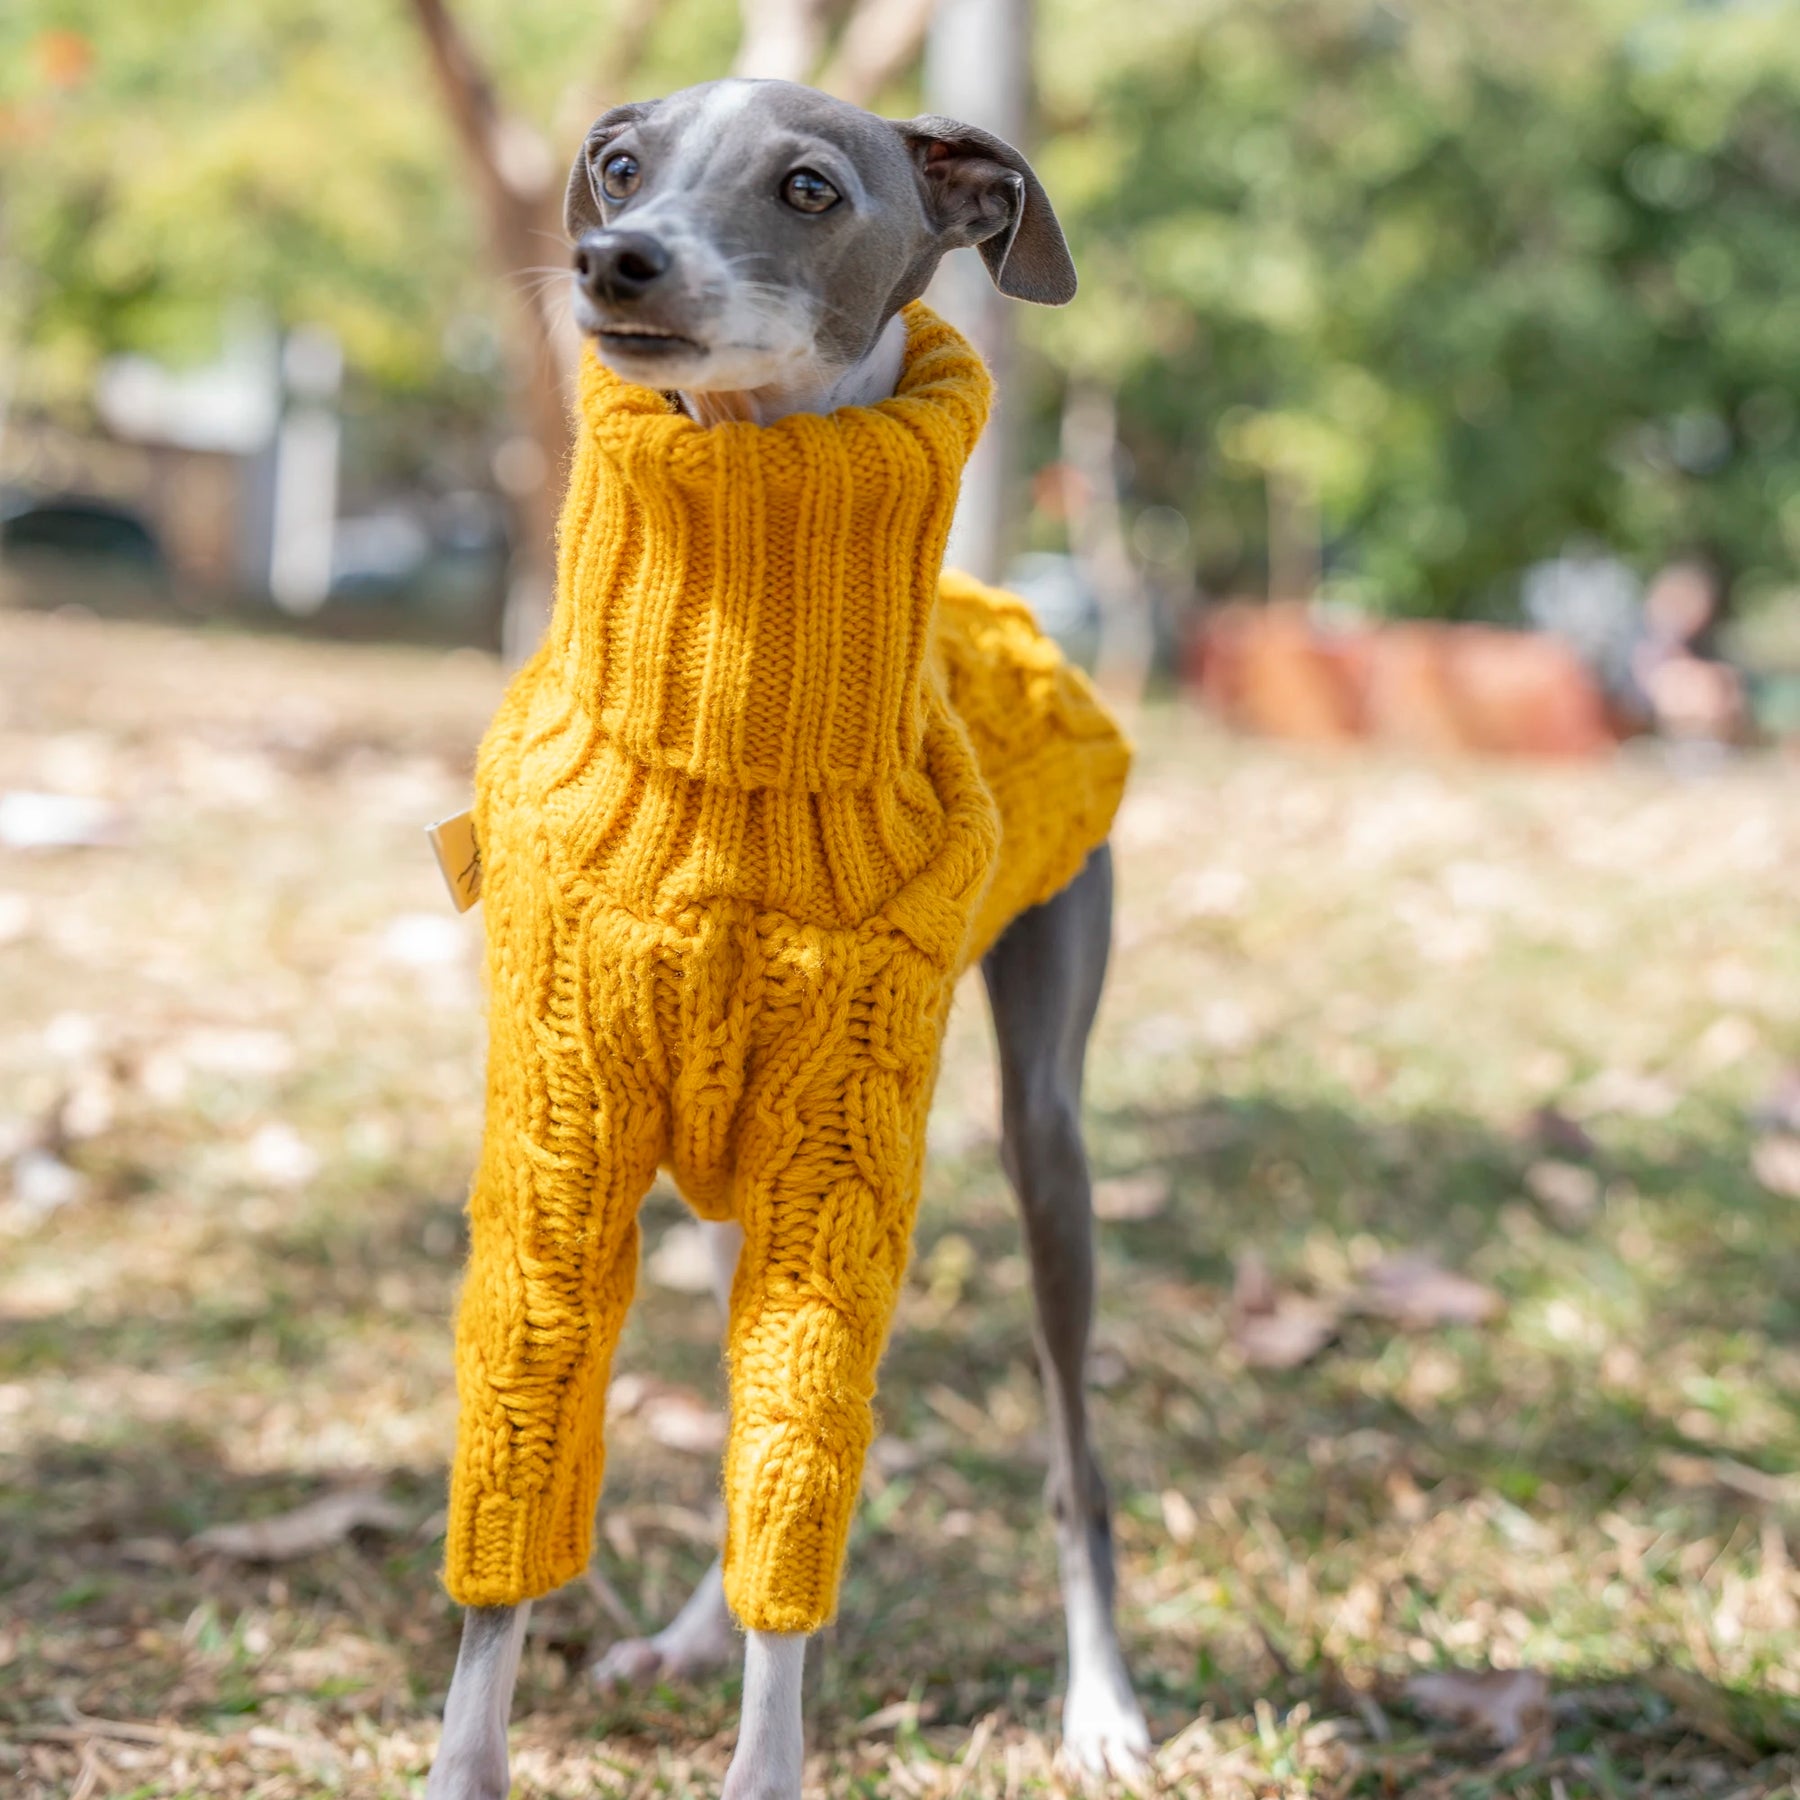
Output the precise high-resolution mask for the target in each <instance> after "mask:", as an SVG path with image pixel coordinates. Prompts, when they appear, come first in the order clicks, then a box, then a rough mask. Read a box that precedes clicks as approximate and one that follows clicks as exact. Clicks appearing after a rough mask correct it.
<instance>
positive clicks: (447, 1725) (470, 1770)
mask: <svg viewBox="0 0 1800 1800" xmlns="http://www.w3.org/2000/svg"><path fill="white" fill-rule="evenodd" d="M530 1616H531V1603H530V1602H529V1601H527V1602H526V1603H525V1604H524V1605H523V1606H471V1607H470V1608H469V1609H468V1611H467V1612H465V1613H464V1614H463V1634H462V1646H461V1648H460V1649H459V1650H458V1651H457V1653H456V1673H455V1674H454V1675H452V1676H451V1678H450V1694H449V1697H448V1698H447V1699H446V1700H445V1702H444V1734H443V1736H442V1737H441V1738H440V1739H439V1740H438V1753H437V1757H436V1759H435V1760H434V1761H433V1762H432V1765H431V1774H430V1776H429V1778H428V1779H427V1780H426V1783H425V1800H506V1794H507V1789H508V1787H509V1786H510V1785H511V1784H510V1781H509V1779H508V1774H507V1766H506V1721H507V1716H508V1714H510V1713H511V1711H512V1696H513V1683H514V1682H515V1681H516V1680H517V1679H518V1675H519V1652H520V1650H521V1649H523V1648H524V1644H525V1621H526V1620H527V1619H528V1618H529V1617H530ZM795 1791H796V1792H798V1791H799V1790H798V1789H796V1790H795Z"/></svg>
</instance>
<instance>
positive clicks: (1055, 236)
mask: <svg viewBox="0 0 1800 1800" xmlns="http://www.w3.org/2000/svg"><path fill="white" fill-rule="evenodd" d="M894 129H895V130H896V131H898V132H899V133H900V135H901V137H902V138H904V139H905V140H906V146H907V148H908V150H909V151H910V152H911V153H912V159H913V166H914V168H915V169H916V170H917V171H918V177H919V192H920V194H921V196H922V197H923V199H924V201H925V211H926V214H927V215H928V216H929V217H930V219H931V220H932V222H933V223H934V224H935V225H936V226H937V228H938V231H939V232H940V234H941V235H942V239H943V246H944V248H945V249H946V250H954V249H956V248H958V247H959V246H960V245H963V244H979V245H980V246H981V256H982V260H983V261H984V262H985V263H986V264H987V266H988V273H989V274H990V275H992V276H993V278H994V285H995V287H997V288H998V289H999V290H1000V291H1001V293H1003V294H1008V295H1010V296H1011V297H1012V298H1013V299H1015V300H1031V301H1035V302H1036V303H1037V304H1038V305H1039V306H1066V305H1068V303H1069V302H1070V301H1071V300H1073V299H1074V298H1075V264H1074V262H1073V261H1072V260H1071V258H1070V256H1069V246H1068V244H1067V243H1066V242H1065V241H1064V240H1063V234H1062V227H1061V226H1060V225H1059V224H1058V223H1057V222H1056V213H1055V210H1054V209H1053V208H1052V207H1051V205H1050V196H1049V195H1048V194H1046V193H1045V192H1044V185H1043V183H1042V182H1041V181H1039V180H1038V178H1037V175H1036V174H1035V172H1034V171H1033V169H1032V167H1031V164H1030V163H1028V162H1027V161H1026V160H1025V158H1024V157H1023V156H1021V155H1020V154H1019V152H1018V151H1017V150H1015V149H1014V148H1013V147H1012V145H1011V144H1009V143H1007V142H1006V140H1005V139H1004V138H997V137H995V136H994V134H993V133H992V132H991V131H983V130H981V129H980V128H979V127H978V126H975V125H964V124H962V123H961V122H960V121H958V120H956V119H945V118H940V117H938V116H937V115H936V114H934V113H925V114H923V115H921V116H920V117H919V118H916V119H905V120H896V121H895V122H894Z"/></svg>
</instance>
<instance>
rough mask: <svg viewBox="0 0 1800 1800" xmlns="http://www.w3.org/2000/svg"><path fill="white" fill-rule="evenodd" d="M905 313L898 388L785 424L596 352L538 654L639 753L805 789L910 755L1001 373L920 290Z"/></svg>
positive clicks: (874, 770)
mask: <svg viewBox="0 0 1800 1800" xmlns="http://www.w3.org/2000/svg"><path fill="white" fill-rule="evenodd" d="M905 320H906V331H907V345H906V360H905V364H904V367H903V369H902V372H901V376H900V382H899V386H898V389H897V391H896V392H895V394H894V397H893V398H892V399H891V400H884V401H881V402H880V403H879V404H877V405H875V406H868V407H847V408H845V409H844V410H842V411H840V412H836V413H833V414H831V415H830V416H829V417H826V418H819V417H815V416H812V415H810V414H796V415H794V416H792V417H789V418H785V419H781V420H778V421H777V422H776V423H774V424H772V425H762V426H759V425H749V424H738V423H729V424H721V425H713V426H701V425H699V424H696V423H695V422H694V421H693V420H692V419H689V418H686V417H685V416H683V415H682V414H681V413H679V412H678V411H677V410H676V409H675V408H674V406H673V405H672V404H671V402H670V401H669V400H668V399H667V398H666V397H665V396H663V395H661V394H657V393H654V392H652V391H651V390H649V389H647V388H640V387H635V386H632V385H631V384H629V383H627V382H624V381H621V380H620V379H619V378H618V377H617V376H615V375H613V374H612V373H611V372H610V371H608V370H607V369H606V368H605V367H604V366H603V365H602V364H601V363H600V362H599V361H598V360H597V359H596V358H595V357H594V356H593V354H592V352H591V351H590V352H589V353H588V354H587V355H586V357H585V358H584V361H583V366H582V371H581V419H580V435H579V439H578V441H577V446H576V452H575V463H574V469H573V472H572V474H571V477H570V483H569V497H568V501H567V504H566V506H565V509H564V512H563V519H562V530H561V539H560V550H559V580H558V595H557V609H556V617H555V619H554V621H553V623H552V625H551V629H550V633H549V636H548V638H547V639H546V642H545V645H544V648H543V649H542V650H541V651H540V652H539V658H540V660H544V659H547V660H548V661H549V662H550V663H551V664H552V665H553V668H554V678H555V679H557V680H558V681H559V682H561V683H562V684H563V685H564V686H565V687H566V689H567V691H568V692H569V695H570V697H571V698H572V699H573V700H574V701H575V702H576V703H577V704H578V705H579V706H581V707H582V709H583V710H584V711H586V712H587V713H588V714H589V716H590V717H591V718H592V719H593V721H594V724H595V727H596V728H597V729H598V730H599V731H600V733H601V734H602V735H603V736H605V737H607V738H609V739H610V740H612V741H613V743H614V744H615V746H616V747H617V748H618V749H620V750H621V751H623V752H624V753H625V754H627V755H629V756H631V757H633V758H636V759H638V760H641V761H644V762H648V763H654V764H660V765H663V766H666V767H671V768H677V769H681V770H684V771H686V772H687V773H688V774H690V775H693V776H695V777H697V778H700V779H703V780H710V781H720V782H726V783H729V784H731V785H733V786H738V787H781V788H788V789H803V790H807V791H816V790H819V789H823V788H831V787H839V786H850V785H863V784H867V783H869V782H872V781H876V780H879V779H883V778H885V777H887V776H889V775H892V774H894V773H897V772H898V771H900V770H902V769H905V768H909V767H914V766H916V765H917V763H918V759H919V754H920V731H921V727H922V723H923V720H922V712H921V696H920V684H921V677H922V671H923V666H924V660H925V657H926V654H927V651H928V649H929V645H930V637H931V621H932V608H933V606H934V604H935V601H936V595H937V581H938V574H939V570H940V566H941V564H942V561H943V555H944V542H945V539H946V537H947V536H948V534H949V530H950V521H951V517H952V515H953V513H954V511H955V507H956V493H957V486H958V483H959V482H960V480H961V477H962V470H963V464H964V463H965V462H966V461H967V459H968V456H969V452H970V451H971V450H972V449H973V448H974V445H975V440H976V438H977V437H978V436H979V435H980V433H981V428H982V426H983V424H984V423H985V422H986V419H987V411H988V402H989V396H990V391H991V383H990V381H989V378H988V374H987V371H986V369H985V368H984V367H983V366H982V363H981V360H980V358H979V357H978V356H977V355H976V354H975V352H974V350H973V349H972V348H971V347H970V346H969V344H968V343H967V341H966V340H965V339H964V338H962V337H961V336H960V335H959V334H958V333H957V332H955V331H954V330H952V329H951V327H950V326H948V325H946V324H945V323H944V321H943V320H941V319H939V318H938V317H937V316H936V315H935V314H934V313H932V312H931V311H930V310H929V309H927V308H926V307H925V306H924V305H922V304H920V303H918V302H914V304H913V305H911V306H909V307H908V308H907V310H906V314H905ZM545 672H546V673H550V672H551V671H549V670H546V671H545Z"/></svg>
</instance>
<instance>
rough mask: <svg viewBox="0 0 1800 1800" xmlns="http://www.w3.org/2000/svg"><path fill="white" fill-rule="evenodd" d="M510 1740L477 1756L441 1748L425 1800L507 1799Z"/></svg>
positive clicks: (427, 1785)
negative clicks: (507, 1762)
mask: <svg viewBox="0 0 1800 1800" xmlns="http://www.w3.org/2000/svg"><path fill="white" fill-rule="evenodd" d="M510 1786H511V1783H510V1782H509V1781H508V1779H507V1771H506V1741H505V1739H504V1738H503V1739H502V1740H501V1741H500V1744H499V1746H498V1748H497V1749H490V1750H488V1751H486V1752H481V1751H477V1752H474V1753H472V1754H471V1753H468V1752H462V1753H459V1752H457V1751H455V1750H450V1751H448V1752H446V1751H444V1750H443V1749H442V1748H440V1749H439V1751H438V1754H437V1756H436V1757H435V1758H434V1759H433V1761H432V1765H431V1773H430V1775H428V1776H427V1777H426V1780H425V1800H506V1795H507V1790H508V1788H509V1787H510Z"/></svg>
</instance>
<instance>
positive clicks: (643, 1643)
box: [593, 1631, 737, 1693]
mask: <svg viewBox="0 0 1800 1800" xmlns="http://www.w3.org/2000/svg"><path fill="white" fill-rule="evenodd" d="M736 1647H737V1646H736V1642H735V1639H734V1638H733V1637H732V1635H731V1633H730V1632H729V1631H726V1632H724V1633H720V1634H718V1635H717V1636H714V1635H712V1634H707V1635H705V1636H702V1635H700V1634H697V1633H695V1634H686V1635H684V1636H682V1637H680V1638H676V1637H674V1636H673V1634H663V1635H660V1636H657V1637H653V1638H626V1639H625V1640H624V1641H623V1642H622V1643H617V1644H614V1645H613V1647H612V1648H611V1649H610V1650H608V1651H607V1653H606V1654H605V1655H604V1656H603V1657H601V1658H600V1660H599V1661H598V1662H597V1663H595V1664H594V1669H593V1675H594V1685H595V1686H596V1687H600V1688H610V1689H611V1690H613V1691H614V1692H615V1693H622V1692H625V1691H626V1690H629V1689H640V1690H641V1689H644V1688H652V1687H655V1686H656V1684H657V1683H658V1682H659V1681H681V1680H684V1679H688V1678H691V1677H693V1676H695V1675H710V1674H711V1673H712V1672H713V1670H714V1669H720V1668H723V1667H724V1666H725V1664H726V1663H727V1662H728V1661H729V1660H730V1659H731V1655H732V1652H733V1651H734V1650H735V1649H736Z"/></svg>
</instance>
